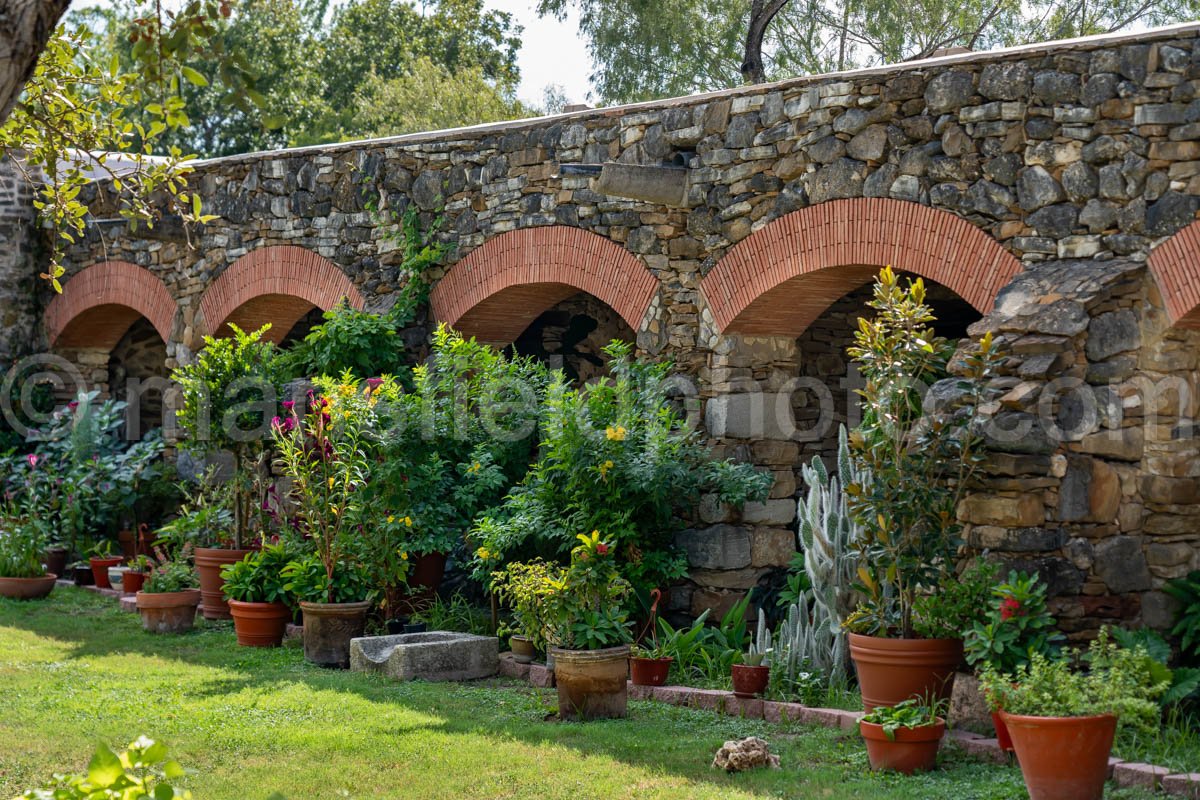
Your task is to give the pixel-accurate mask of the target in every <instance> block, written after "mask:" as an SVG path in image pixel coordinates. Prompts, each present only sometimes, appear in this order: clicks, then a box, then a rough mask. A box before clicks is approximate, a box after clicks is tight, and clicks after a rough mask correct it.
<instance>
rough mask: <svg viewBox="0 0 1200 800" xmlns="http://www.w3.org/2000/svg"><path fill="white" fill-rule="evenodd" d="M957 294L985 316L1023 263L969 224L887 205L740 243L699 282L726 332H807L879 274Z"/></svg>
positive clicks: (834, 214)
mask: <svg viewBox="0 0 1200 800" xmlns="http://www.w3.org/2000/svg"><path fill="white" fill-rule="evenodd" d="M889 264H890V265H891V266H892V267H893V268H895V269H897V270H903V271H905V272H910V273H914V274H917V275H920V276H922V277H924V278H927V279H929V280H932V281H936V282H938V283H940V284H942V285H943V286H946V287H948V288H949V289H952V290H953V291H955V292H956V293H957V294H958V295H959V296H960V297H962V298H963V299H964V300H966V301H967V302H968V303H970V304H971V305H972V306H973V307H974V308H975V309H977V310H978V311H979V312H980V313H986V312H987V311H989V310H991V307H992V304H993V303H994V302H995V299H996V295H997V293H998V292H999V291H1000V289H1001V288H1002V287H1003V286H1004V285H1005V284H1007V283H1008V282H1009V280H1011V279H1012V277H1013V276H1014V275H1016V274H1017V273H1018V272H1019V271H1020V270H1021V263H1020V262H1019V261H1018V260H1017V259H1016V257H1014V256H1013V255H1012V254H1011V253H1009V252H1008V251H1007V250H1005V249H1004V248H1003V247H1001V246H1000V244H999V243H997V242H996V240H994V239H992V238H991V237H990V236H988V235H987V234H986V233H984V232H983V231H981V230H980V229H979V228H976V227H975V226H974V225H972V224H971V223H969V222H967V221H966V220H965V219H962V218H961V217H958V216H955V215H954V214H951V213H950V212H948V211H939V210H936V209H933V208H929V207H928V206H923V205H920V204H918V203H910V202H905V201H902V200H890V199H886V198H856V199H852V200H834V201H831V202H828V203H822V204H820V205H816V206H810V207H808V208H805V209H801V210H800V211H794V212H792V213H791V214H788V215H787V216H784V217H780V218H779V219H777V220H775V221H773V222H771V223H770V224H768V225H766V226H765V227H763V228H761V229H760V230H758V231H755V232H754V233H752V234H751V235H750V236H748V237H746V238H745V239H743V240H742V241H740V242H738V243H737V244H736V245H734V246H733V247H732V248H730V250H729V252H728V253H726V254H725V257H724V258H722V259H721V260H720V262H718V263H717V265H716V267H714V268H713V270H712V271H711V272H709V274H708V275H706V276H705V277H704V279H703V280H702V281H701V288H702V290H703V292H704V296H705V298H706V300H707V301H708V307H709V309H710V311H711V312H712V315H713V318H714V320H715V321H716V324H717V328H718V329H719V330H720V331H721V332H722V333H736V334H759V335H775V336H795V335H799V334H800V333H802V332H803V331H804V329H805V328H807V327H808V326H809V325H810V324H812V322H813V321H814V320H815V319H816V318H817V317H819V316H820V315H821V312H822V311H824V310H825V309H826V308H827V307H828V306H829V305H830V304H831V303H833V302H834V301H835V300H837V299H838V298H839V297H841V296H842V295H844V294H846V293H847V292H849V291H852V290H854V289H856V288H858V287H859V286H861V285H862V284H864V283H866V282H867V281H869V280H871V278H872V276H874V275H875V274H876V273H877V272H878V271H879V269H880V268H881V267H884V266H887V265H889Z"/></svg>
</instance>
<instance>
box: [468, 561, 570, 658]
mask: <svg viewBox="0 0 1200 800" xmlns="http://www.w3.org/2000/svg"><path fill="white" fill-rule="evenodd" d="M476 555H477V557H478V556H479V554H478V553H477V554H476ZM561 572H562V568H561V567H559V566H558V565H557V564H551V563H549V562H546V561H542V560H535V561H514V562H513V563H512V564H509V565H508V566H507V567H505V568H504V569H502V570H497V571H495V572H493V573H492V575H491V579H490V583H489V586H490V588H491V590H492V592H493V593H494V595H495V597H496V600H497V601H498V602H499V603H502V604H503V605H504V606H506V607H507V608H508V610H509V612H510V614H511V615H512V620H511V622H509V623H508V624H507V625H506V626H505V627H504V628H503V629H502V630H501V634H509V640H508V641H509V648H510V649H511V650H512V653H513V660H514V661H516V662H517V663H518V664H528V663H530V662H532V661H533V659H534V655H535V654H536V653H538V652H539V651H540V652H545V651H546V648H547V642H546V630H547V626H548V621H547V620H546V619H544V618H543V614H544V613H545V610H546V605H545V603H543V602H542V598H543V595H544V594H545V593H546V592H547V591H549V587H550V586H551V582H552V581H553V580H555V579H557V578H558V577H559V576H560V574H561Z"/></svg>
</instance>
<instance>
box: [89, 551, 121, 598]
mask: <svg viewBox="0 0 1200 800" xmlns="http://www.w3.org/2000/svg"><path fill="white" fill-rule="evenodd" d="M91 552H92V554H91V555H90V556H88V566H90V567H91V568H92V579H93V582H94V584H95V585H96V586H98V587H99V588H101V589H111V588H113V587H112V582H111V581H109V578H108V570H109V568H110V567H116V566H119V565H120V564H121V562H122V561H123V560H124V559H122V558H121V556H119V555H116V545H114V544H113V542H112V540H111V539H101V540H100V541H98V542H96V544H95V545H94V546H93V547H92V551H91Z"/></svg>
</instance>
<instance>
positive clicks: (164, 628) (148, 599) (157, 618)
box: [136, 589, 200, 633]
mask: <svg viewBox="0 0 1200 800" xmlns="http://www.w3.org/2000/svg"><path fill="white" fill-rule="evenodd" d="M136 601H137V609H138V613H139V614H141V616H142V627H143V628H145V629H146V630H148V631H150V632H151V633H187V632H188V631H190V630H191V629H192V626H193V625H194V624H195V622H196V606H198V605H200V590H199V589H185V590H184V591H182V592H154V593H153V594H149V593H147V592H138V593H137V598H136Z"/></svg>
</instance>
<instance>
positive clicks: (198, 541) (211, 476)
mask: <svg viewBox="0 0 1200 800" xmlns="http://www.w3.org/2000/svg"><path fill="white" fill-rule="evenodd" d="M215 475H216V472H215V468H213V467H210V468H209V469H208V470H206V471H205V472H204V473H203V474H202V475H200V476H199V479H198V480H197V481H196V482H195V483H194V484H189V483H186V482H184V483H181V484H180V485H179V491H180V494H182V495H183V498H184V500H183V502H182V503H181V504H180V506H179V514H178V516H176V517H175V519H173V520H169V521H168V522H167V523H165V524H164V525H163V526H162V527H160V528H159V529H158V531H157V532H156V533H157V540H156V545H157V546H158V547H160V548H163V549H165V550H166V551H167V552H168V553H170V554H171V556H172V557H173V558H174V557H177V556H178V555H179V554H180V553H181V552H182V551H183V550H184V549H185V548H196V547H231V546H232V545H233V538H234V533H233V514H232V513H231V512H230V510H229V506H230V504H231V499H230V496H229V493H230V486H228V485H227V484H221V483H218V482H217V480H216V477H215Z"/></svg>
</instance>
